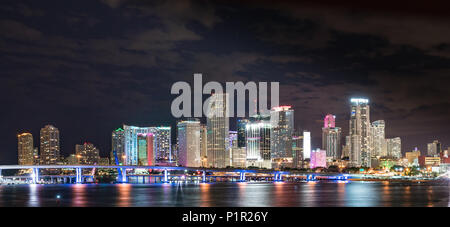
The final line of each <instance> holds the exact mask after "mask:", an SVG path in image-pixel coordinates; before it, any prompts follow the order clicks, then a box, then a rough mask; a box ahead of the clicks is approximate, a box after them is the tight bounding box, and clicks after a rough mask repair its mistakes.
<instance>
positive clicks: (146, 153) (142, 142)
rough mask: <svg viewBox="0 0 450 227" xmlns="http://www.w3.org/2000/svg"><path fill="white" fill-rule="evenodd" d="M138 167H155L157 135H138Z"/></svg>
mask: <svg viewBox="0 0 450 227" xmlns="http://www.w3.org/2000/svg"><path fill="white" fill-rule="evenodd" d="M137 152H138V155H137V156H138V165H140V166H153V165H155V164H156V161H155V156H156V155H155V134H154V133H138V135H137Z"/></svg>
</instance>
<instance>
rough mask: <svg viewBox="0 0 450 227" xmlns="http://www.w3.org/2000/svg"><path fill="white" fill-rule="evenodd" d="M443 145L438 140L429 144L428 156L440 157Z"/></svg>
mask: <svg viewBox="0 0 450 227" xmlns="http://www.w3.org/2000/svg"><path fill="white" fill-rule="evenodd" d="M441 149H442V146H441V143H440V142H439V141H437V140H435V141H433V143H429V144H428V156H439V155H440V153H441Z"/></svg>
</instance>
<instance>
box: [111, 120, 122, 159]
mask: <svg viewBox="0 0 450 227" xmlns="http://www.w3.org/2000/svg"><path fill="white" fill-rule="evenodd" d="M111 145H112V146H111V147H112V150H111V154H110V159H111V161H110V162H111V164H112V165H116V158H115V155H114V152H116V154H117V159H118V164H119V165H123V164H124V163H125V131H124V130H123V129H122V128H118V129H116V130H114V131H113V132H112V134H111Z"/></svg>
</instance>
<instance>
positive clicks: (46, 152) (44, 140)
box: [40, 125, 60, 165]
mask: <svg viewBox="0 0 450 227" xmlns="http://www.w3.org/2000/svg"><path fill="white" fill-rule="evenodd" d="M40 139H41V141H40V142H41V148H40V149H41V155H40V160H41V164H43V165H56V164H58V162H59V161H60V155H59V149H60V147H59V130H58V129H57V128H55V127H54V126H53V125H46V126H45V127H44V128H42V129H41V132H40Z"/></svg>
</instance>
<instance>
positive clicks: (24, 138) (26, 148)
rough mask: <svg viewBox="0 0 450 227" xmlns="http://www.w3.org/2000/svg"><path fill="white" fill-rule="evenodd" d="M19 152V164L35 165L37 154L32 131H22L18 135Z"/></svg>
mask: <svg viewBox="0 0 450 227" xmlns="http://www.w3.org/2000/svg"><path fill="white" fill-rule="evenodd" d="M17 141H18V146H17V153H18V159H19V160H18V161H19V162H18V163H19V165H34V164H35V158H36V155H37V154H35V153H34V146H33V135H31V133H27V132H26V133H22V134H19V135H17Z"/></svg>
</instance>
